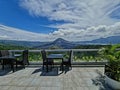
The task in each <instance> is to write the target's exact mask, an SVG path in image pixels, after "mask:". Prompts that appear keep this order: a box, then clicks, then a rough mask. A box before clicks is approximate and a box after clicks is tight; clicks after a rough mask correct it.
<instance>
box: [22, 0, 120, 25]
mask: <svg viewBox="0 0 120 90" xmlns="http://www.w3.org/2000/svg"><path fill="white" fill-rule="evenodd" d="M20 1H21V3H20V5H21V6H22V7H24V8H25V9H27V10H28V11H29V13H30V14H32V15H35V16H44V17H47V18H48V19H50V20H57V21H59V20H64V21H68V22H73V23H75V24H79V25H80V26H79V27H88V26H98V25H111V24H114V23H115V22H116V19H114V18H111V17H110V15H111V14H112V13H113V12H114V11H115V10H117V9H120V5H118V4H119V3H120V0H51V1H49V0H20Z"/></svg>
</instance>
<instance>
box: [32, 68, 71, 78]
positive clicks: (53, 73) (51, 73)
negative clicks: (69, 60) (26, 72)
mask: <svg viewBox="0 0 120 90" xmlns="http://www.w3.org/2000/svg"><path fill="white" fill-rule="evenodd" d="M70 70H71V69H69V68H68V67H64V71H62V70H61V69H60V68H59V67H58V66H54V68H49V70H48V72H47V71H46V68H44V69H43V68H42V67H40V68H38V69H35V70H34V71H33V72H32V74H35V73H40V76H58V75H60V74H62V73H64V74H66V73H67V72H68V71H70Z"/></svg>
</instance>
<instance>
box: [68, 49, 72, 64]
mask: <svg viewBox="0 0 120 90" xmlns="http://www.w3.org/2000/svg"><path fill="white" fill-rule="evenodd" d="M71 59H72V50H70V53H69V62H70V63H71Z"/></svg>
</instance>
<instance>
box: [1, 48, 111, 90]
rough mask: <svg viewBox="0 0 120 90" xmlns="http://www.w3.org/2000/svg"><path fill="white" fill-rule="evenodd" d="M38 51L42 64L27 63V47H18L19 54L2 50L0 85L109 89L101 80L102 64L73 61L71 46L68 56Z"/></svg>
mask: <svg viewBox="0 0 120 90" xmlns="http://www.w3.org/2000/svg"><path fill="white" fill-rule="evenodd" d="M40 53H41V56H42V64H40V63H38V64H32V63H29V58H28V55H29V53H28V50H23V51H21V55H20V54H16V55H15V54H11V53H10V52H8V51H6V50H2V51H1V53H0V55H1V57H0V59H1V65H0V68H1V69H0V88H3V90H16V89H17V90H56V89H58V90H111V89H110V88H109V87H108V86H107V85H106V84H105V81H104V80H105V79H104V78H105V77H104V72H105V71H104V69H105V68H104V66H103V65H98V66H95V65H73V64H72V51H71V50H69V51H68V52H67V53H68V57H67V58H64V55H63V54H61V53H50V54H48V53H47V51H45V50H42V51H41V52H40ZM8 56H9V57H8ZM19 56H20V57H21V58H19ZM11 60H12V61H11ZM56 61H59V64H56ZM10 62H12V63H10ZM4 65H5V66H4ZM9 67H11V68H9ZM3 81H4V82H3Z"/></svg>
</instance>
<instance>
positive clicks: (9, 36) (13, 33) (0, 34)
mask: <svg viewBox="0 0 120 90" xmlns="http://www.w3.org/2000/svg"><path fill="white" fill-rule="evenodd" d="M43 38H44V41H45V40H47V38H48V37H47V35H44V34H37V33H32V32H28V31H25V30H21V29H17V28H13V27H9V26H5V25H1V24H0V39H1V40H20V41H43Z"/></svg>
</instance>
